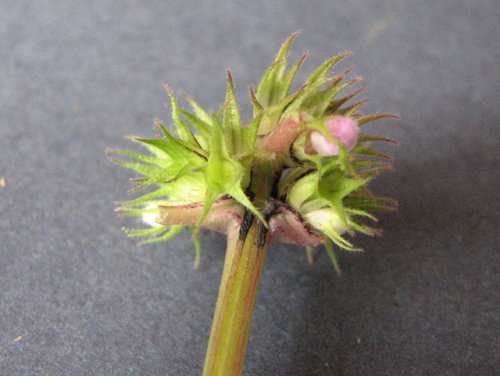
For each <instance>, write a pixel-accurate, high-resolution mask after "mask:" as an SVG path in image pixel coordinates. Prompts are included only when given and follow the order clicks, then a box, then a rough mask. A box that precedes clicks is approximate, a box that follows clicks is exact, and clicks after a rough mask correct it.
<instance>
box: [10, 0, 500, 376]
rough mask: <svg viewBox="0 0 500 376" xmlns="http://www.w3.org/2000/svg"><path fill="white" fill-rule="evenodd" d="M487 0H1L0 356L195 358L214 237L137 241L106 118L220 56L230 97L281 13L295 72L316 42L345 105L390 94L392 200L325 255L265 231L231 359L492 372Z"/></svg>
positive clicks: (123, 127)
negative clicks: (330, 61)
mask: <svg viewBox="0 0 500 376" xmlns="http://www.w3.org/2000/svg"><path fill="white" fill-rule="evenodd" d="M499 19H500V10H499V5H498V2H496V1H494V0H491V1H487V0H476V1H458V0H450V1H420V0H418V1H417V0H414V1H400V0H389V1H368V0H357V1H356V0H353V1H344V2H330V1H298V0H297V1H282V0H278V1H276V0H273V1H251V2H248V1H232V2H228V1H220V0H218V1H215V0H213V1H203V2H195V1H103V0H100V1H66V2H64V1H55V0H47V1H1V2H0V176H2V177H4V178H5V179H7V186H6V187H4V188H0V294H1V295H0V374H1V375H197V374H200V371H201V366H202V363H203V357H204V351H205V345H206V342H207V339H208V332H209V328H210V324H211V316H212V312H213V307H214V302H215V299H216V293H217V289H218V283H219V278H220V273H221V269H222V263H223V257H224V246H225V245H224V244H225V242H224V238H223V237H222V236H219V235H213V234H210V235H207V236H206V237H205V238H204V239H203V246H204V252H203V256H202V265H201V267H200V268H199V270H196V271H194V270H192V260H193V254H194V252H193V250H192V248H193V247H192V245H191V243H190V240H189V235H188V234H183V235H181V236H180V237H178V238H177V239H175V240H173V241H172V242H170V243H168V244H158V245H151V246H142V247H138V246H137V245H136V243H135V242H134V240H131V239H128V238H126V237H125V235H124V234H123V233H121V231H120V228H121V227H122V226H124V225H132V224H133V221H127V220H125V219H123V218H118V217H117V216H116V215H115V213H114V212H113V209H114V204H113V202H114V201H115V200H123V199H126V198H127V195H126V193H125V192H126V190H127V189H128V188H130V185H129V183H128V182H127V179H128V177H129V176H130V173H129V172H128V171H125V170H123V169H121V168H119V167H117V166H114V165H113V164H111V163H109V162H108V161H107V160H106V158H105V154H104V150H105V148H106V147H108V146H119V147H127V146H130V145H129V143H128V142H127V141H125V140H123V138H122V136H123V135H125V134H138V135H143V136H152V135H153V134H154V133H155V131H154V129H153V126H152V121H153V119H154V117H156V116H159V117H160V118H163V119H165V120H167V119H168V112H167V110H166V109H165V105H164V104H165V102H166V101H167V96H166V94H165V93H164V91H163V87H162V85H163V84H164V83H169V84H170V85H171V87H172V88H173V89H174V90H176V91H177V92H181V91H184V92H187V93H190V94H192V95H193V96H194V97H195V98H197V99H198V100H199V101H200V102H201V103H202V104H203V105H204V106H206V107H208V108H211V109H217V108H218V106H219V104H220V103H221V102H222V101H223V96H224V86H225V69H226V68H231V70H232V73H233V76H234V77H235V80H236V87H237V92H238V95H239V98H240V102H241V103H242V107H243V112H244V114H245V115H246V116H248V114H249V107H248V100H247V98H248V95H247V87H248V86H249V85H251V84H255V83H256V82H257V79H258V78H259V76H260V74H261V73H262V71H263V70H264V69H265V67H266V66H267V65H268V64H269V63H270V62H271V60H272V58H273V57H274V54H275V52H276V51H277V48H278V46H279V44H280V43H281V41H282V40H283V39H284V38H285V37H286V36H287V35H288V34H289V33H291V32H292V31H294V30H297V29H302V30H303V33H302V35H301V37H300V38H299V40H298V41H297V43H296V48H295V50H294V53H293V56H298V54H299V53H300V52H301V51H303V50H306V49H307V50H309V52H310V57H309V60H308V62H307V64H305V69H304V70H303V71H302V73H301V75H300V77H299V78H301V79H302V78H304V76H305V74H306V72H307V71H310V70H311V69H312V68H313V67H314V66H315V65H317V64H319V63H320V62H322V61H323V60H325V59H326V58H328V57H330V56H331V55H333V54H336V53H337V52H342V51H345V50H353V51H354V52H355V54H354V56H353V57H351V58H349V59H348V61H347V62H344V63H342V64H341V65H340V66H339V68H338V69H337V71H339V70H340V69H341V68H347V67H349V66H350V65H352V66H354V67H355V68H356V73H358V74H361V75H363V76H364V77H365V81H364V83H365V84H368V89H367V91H366V95H367V96H368V97H370V99H371V101H370V103H369V105H368V107H367V110H370V111H376V110H383V111H391V112H395V113H399V114H400V115H401V116H402V120H401V121H400V122H398V123H397V125H396V126H394V124H395V123H394V122H392V123H391V122H390V121H382V122H380V123H379V124H378V125H375V124H374V125H373V126H372V127H371V129H372V131H373V133H377V134H385V135H388V136H391V137H393V138H396V139H398V140H399V141H400V145H399V146H398V147H396V148H392V149H391V151H392V153H393V154H394V155H395V157H396V161H395V167H396V169H395V172H393V173H391V174H386V175H385V176H383V177H381V178H380V179H379V180H378V181H377V182H376V183H375V184H374V189H375V191H377V192H379V193H383V194H387V195H391V196H393V197H395V198H397V199H398V200H399V202H400V211H399V212H397V213H395V214H390V215H383V216H381V224H382V226H383V227H384V228H385V234H384V236H383V237H382V238H377V239H371V238H366V237H361V236H360V237H357V238H356V239H355V242H356V244H357V245H359V246H361V247H363V248H364V249H365V250H366V251H365V253H363V254H355V255H354V254H344V255H342V257H341V263H342V268H343V275H342V276H340V277H337V276H336V275H335V272H334V271H333V269H332V267H331V265H330V264H329V261H328V259H327V257H325V254H323V253H321V254H320V255H319V256H318V258H317V261H316V263H315V264H314V265H312V266H311V265H309V264H307V262H306V259H305V254H304V252H303V251H302V249H300V248H298V247H291V246H275V247H273V248H272V250H271V251H270V253H269V256H268V260H267V264H266V266H265V270H264V273H263V278H262V284H261V289H260V293H259V296H258V299H257V304H256V310H255V318H254V323H253V330H252V334H251V339H250V344H249V351H248V358H247V363H246V371H245V373H246V374H247V375H402V374H408V375H493V374H495V370H496V373H497V374H498V372H499V370H498V364H499V355H498V354H499V350H500V349H499V345H498V343H499V341H498V339H499V330H498V329H499V328H498V325H499V320H498V316H499V310H498V308H499V307H498V302H497V301H498V291H499V289H498V287H499V284H498V264H499V258H498V248H497V247H498V236H497V231H498V225H499V221H498V215H497V210H498V178H497V176H495V175H496V174H497V173H498V166H499V158H498V151H499V137H498V125H499V120H500V119H499V118H500V114H499V110H498V100H499V91H498V82H499V68H498V66H499V65H498V64H499V61H500V59H499V38H498V35H499V31H500V30H499V28H498V26H497V22H498V20H499Z"/></svg>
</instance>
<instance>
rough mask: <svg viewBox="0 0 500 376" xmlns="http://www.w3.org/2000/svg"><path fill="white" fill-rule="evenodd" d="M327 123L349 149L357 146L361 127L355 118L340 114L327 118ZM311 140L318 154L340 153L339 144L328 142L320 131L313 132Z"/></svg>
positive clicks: (331, 131) (335, 135) (329, 129)
mask: <svg viewBox="0 0 500 376" xmlns="http://www.w3.org/2000/svg"><path fill="white" fill-rule="evenodd" d="M325 125H326V128H327V129H328V131H329V132H330V134H331V135H332V136H334V137H335V138H336V139H337V140H339V142H341V143H342V144H343V145H344V146H345V147H346V149H347V150H351V149H352V148H353V147H354V146H356V142H357V141H358V132H359V127H358V125H357V124H356V122H355V121H354V119H352V118H350V117H347V116H338V117H335V118H333V119H330V120H327V121H326V123H325ZM310 140H311V146H312V147H313V149H314V150H315V151H316V152H317V153H318V154H322V155H337V154H338V153H339V147H338V145H336V144H333V143H330V142H328V141H327V140H326V138H325V137H324V136H323V135H322V134H321V133H319V132H312V133H311V136H310Z"/></svg>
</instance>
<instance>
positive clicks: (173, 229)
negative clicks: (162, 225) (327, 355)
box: [139, 225, 185, 245]
mask: <svg viewBox="0 0 500 376" xmlns="http://www.w3.org/2000/svg"><path fill="white" fill-rule="evenodd" d="M184 227H185V226H184V225H173V226H170V227H169V228H168V231H167V232H165V233H164V234H163V235H160V236H157V237H155V238H152V239H148V240H144V241H142V242H140V243H139V244H141V245H142V244H152V243H159V242H163V241H167V240H170V239H172V238H173V237H175V236H177V235H179V234H180V233H181V232H182V230H184Z"/></svg>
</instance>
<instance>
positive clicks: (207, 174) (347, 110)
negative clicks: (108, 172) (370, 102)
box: [112, 34, 394, 250]
mask: <svg viewBox="0 0 500 376" xmlns="http://www.w3.org/2000/svg"><path fill="white" fill-rule="evenodd" d="M295 37H296V34H293V35H292V36H291V37H289V38H288V39H287V40H286V41H285V43H284V44H283V45H282V47H281V49H280V51H279V52H278V55H277V56H276V59H275V61H274V62H273V64H272V65H271V66H270V67H269V68H268V70H267V71H266V72H265V73H264V75H263V77H262V79H261V81H260V83H259V85H258V87H257V89H256V91H254V90H251V100H252V106H253V118H252V119H251V120H250V121H248V122H247V123H246V124H245V123H244V122H243V121H242V119H241V117H240V111H239V106H238V103H237V100H236V96H235V94H234V84H233V79H232V77H231V75H230V74H228V79H227V91H226V96H225V101H224V105H223V107H222V108H221V110H220V111H218V112H215V113H210V112H207V111H205V110H203V109H202V108H201V107H200V106H199V105H198V104H197V103H196V102H195V101H194V100H193V99H192V98H190V97H186V100H187V102H189V104H190V105H191V110H186V109H183V108H181V106H180V105H179V104H178V101H177V98H176V97H175V95H174V94H173V92H172V91H171V90H170V89H169V88H168V87H167V92H168V95H169V96H170V102H171V108H172V123H173V127H168V126H165V125H163V124H162V123H161V122H159V121H158V122H157V124H156V125H157V127H158V129H159V130H160V131H161V134H162V135H161V137H160V138H158V139H143V138H134V140H135V141H137V142H138V143H139V144H141V145H142V146H144V147H146V148H147V149H148V151H149V154H140V153H136V152H132V151H127V150H112V152H114V153H118V154H121V155H124V156H125V157H130V158H131V159H133V160H134V161H132V162H127V161H123V160H115V162H117V163H119V164H120V165H122V166H124V167H127V168H129V169H131V170H133V171H135V172H136V173H138V174H139V177H137V178H135V179H134V181H135V182H136V183H137V186H136V188H134V189H133V191H134V192H137V191H140V190H142V189H149V191H148V192H147V193H145V194H143V195H142V196H139V197H137V198H135V199H133V200H131V201H128V202H125V203H123V204H122V205H121V206H120V207H119V208H118V210H119V211H120V212H122V213H124V215H128V216H138V217H142V218H143V221H144V222H146V223H147V224H149V225H151V226H152V227H151V228H148V229H142V230H128V232H129V234H130V235H132V236H146V237H150V239H149V240H148V241H150V242H151V241H154V242H156V241H161V240H168V239H170V238H171V237H172V236H175V235H176V234H178V233H179V232H180V231H182V229H184V228H186V227H187V228H189V229H190V230H191V231H192V232H193V236H194V238H195V239H197V235H198V231H199V229H200V228H201V227H202V226H204V227H206V228H209V229H212V230H216V231H221V232H226V231H228V226H233V225H237V226H239V225H242V224H243V223H244V221H245V218H248V217H249V216H251V217H254V218H258V220H259V221H260V223H262V224H263V228H264V227H265V228H266V231H267V232H268V235H269V238H272V239H274V240H277V241H284V242H289V243H297V244H302V245H304V246H306V247H312V246H316V245H319V244H322V243H325V242H330V243H335V244H337V245H338V246H340V247H341V248H344V249H350V250H353V249H355V248H354V247H353V246H352V245H351V243H350V242H348V241H347V240H346V239H345V238H344V234H345V233H349V234H352V233H354V232H361V233H364V234H368V235H374V234H377V232H378V231H377V230H376V229H374V228H371V227H369V226H367V225H366V224H365V223H364V219H371V220H374V219H375V218H374V217H373V215H372V211H374V210H384V209H391V208H392V207H393V206H394V202H393V201H392V200H390V199H386V198H381V197H375V196H373V195H372V194H371V193H370V192H369V191H368V188H367V185H368V183H369V182H370V181H371V180H372V179H373V178H374V177H375V176H376V175H377V174H378V173H380V172H381V171H384V170H385V169H387V164H386V162H383V161H382V160H379V159H378V158H379V157H380V158H381V159H384V158H385V155H383V154H381V153H378V152H377V151H375V150H373V149H372V148H371V147H370V143H371V142H372V141H390V140H388V139H385V138H382V137H373V136H369V135H367V134H365V133H362V132H361V129H360V127H362V126H363V125H364V124H366V123H368V122H371V121H373V120H376V119H379V118H384V117H394V115H391V114H380V113H376V114H370V115H363V114H361V113H359V110H360V108H361V107H362V105H363V103H364V102H363V101H359V102H356V103H354V104H352V105H346V103H347V102H348V101H349V100H350V99H351V98H353V97H354V96H355V95H356V94H357V93H359V92H360V90H356V91H354V92H351V93H349V94H346V95H344V96H339V93H341V92H342V91H343V90H345V89H347V88H349V87H350V86H352V85H353V84H355V83H356V82H358V81H359V80H360V78H358V77H356V78H354V79H351V80H347V81H344V78H345V77H346V76H347V74H348V73H349V71H350V70H348V71H345V72H343V73H340V74H337V75H331V74H330V71H331V69H332V67H333V66H334V65H335V64H336V63H337V62H339V61H340V60H342V59H343V58H345V57H346V56H348V55H349V53H345V54H340V55H337V56H334V57H332V58H331V59H329V60H327V61H326V62H324V63H323V64H321V65H320V66H319V67H318V68H317V69H316V70H315V71H313V72H312V74H311V75H310V76H309V77H308V78H307V79H306V81H305V83H304V85H302V86H301V87H300V88H299V89H298V90H296V91H291V87H292V81H293V78H294V76H295V74H296V72H297V70H298V69H299V68H300V66H301V64H302V62H303V61H304V59H305V54H304V55H302V56H301V57H300V58H299V59H298V60H297V61H296V62H295V63H294V64H292V65H291V66H290V67H289V66H288V51H289V48H290V46H291V44H292V42H293V40H294V38H295ZM151 188H152V189H151ZM197 244H198V245H199V243H197ZM197 248H198V247H197Z"/></svg>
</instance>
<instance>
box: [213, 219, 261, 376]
mask: <svg viewBox="0 0 500 376" xmlns="http://www.w3.org/2000/svg"><path fill="white" fill-rule="evenodd" d="M249 219H250V221H251V225H250V228H249V229H248V232H246V231H245V228H244V226H245V224H243V225H242V227H240V226H236V225H235V226H233V228H232V229H231V230H230V231H229V233H228V243H227V251H226V259H225V261H224V269H223V272H222V280H221V284H220V289H219V296H218V298H217V304H216V308H215V314H214V320H213V323H212V330H211V332H210V339H209V342H208V349H207V354H206V357H205V366H204V368H203V375H204V376H238V375H241V374H242V371H243V365H244V360H245V353H246V348H247V342H248V336H249V331H250V326H251V323H252V315H253V308H254V302H255V297H256V295H257V288H258V285H259V280H260V276H261V273H262V267H263V265H264V260H265V257H266V252H267V248H268V241H267V239H266V232H265V231H264V228H263V226H262V224H260V222H259V221H258V220H257V219H253V218H252V216H250V218H249ZM263 231H264V232H263ZM245 232H246V234H245ZM262 237H264V238H262Z"/></svg>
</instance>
